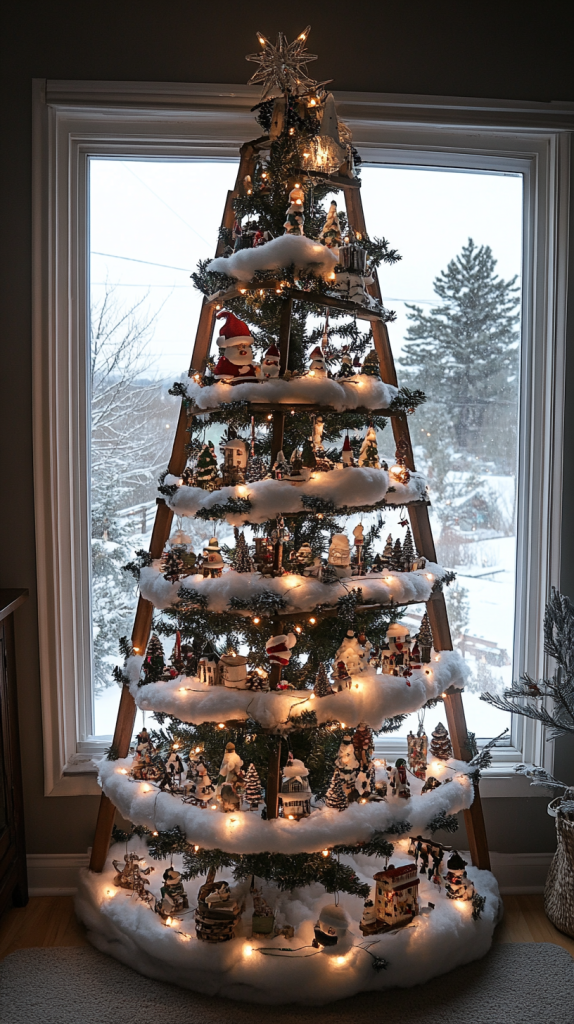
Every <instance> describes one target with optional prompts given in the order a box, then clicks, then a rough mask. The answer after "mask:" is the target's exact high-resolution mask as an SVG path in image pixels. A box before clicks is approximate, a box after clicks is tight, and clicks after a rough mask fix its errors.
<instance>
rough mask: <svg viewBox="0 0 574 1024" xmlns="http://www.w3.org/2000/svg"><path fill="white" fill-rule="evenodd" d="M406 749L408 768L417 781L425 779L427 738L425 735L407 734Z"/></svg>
mask: <svg viewBox="0 0 574 1024" xmlns="http://www.w3.org/2000/svg"><path fill="white" fill-rule="evenodd" d="M407 748H408V759H409V768H410V770H411V771H412V773H413V774H414V775H416V777H417V779H425V778H426V773H427V748H428V738H427V736H426V735H425V733H424V732H423V733H420V734H417V735H416V736H415V735H414V733H413V732H409V734H408V736H407Z"/></svg>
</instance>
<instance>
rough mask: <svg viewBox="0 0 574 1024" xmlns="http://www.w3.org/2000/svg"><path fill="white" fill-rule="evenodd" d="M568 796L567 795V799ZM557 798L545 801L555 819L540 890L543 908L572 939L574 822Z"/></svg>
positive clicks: (555, 924) (573, 918) (573, 920)
mask: <svg viewBox="0 0 574 1024" xmlns="http://www.w3.org/2000/svg"><path fill="white" fill-rule="evenodd" d="M570 799H571V798H570ZM562 802H563V797H557V798H556V799H555V800H552V802H551V803H549V804H548V813H549V814H551V815H552V817H553V818H555V819H556V842H557V846H556V853H555V854H554V858H553V860H552V863H551V865H550V870H549V872H548V878H547V879H546V887H545V889H544V909H545V911H546V915H547V917H548V918H549V919H550V920H551V921H552V924H553V925H554V926H555V927H556V928H558V931H560V932H564V934H565V935H570V936H572V938H574V821H569V819H568V818H567V817H566V816H565V815H564V813H563V811H562V808H561V804H562Z"/></svg>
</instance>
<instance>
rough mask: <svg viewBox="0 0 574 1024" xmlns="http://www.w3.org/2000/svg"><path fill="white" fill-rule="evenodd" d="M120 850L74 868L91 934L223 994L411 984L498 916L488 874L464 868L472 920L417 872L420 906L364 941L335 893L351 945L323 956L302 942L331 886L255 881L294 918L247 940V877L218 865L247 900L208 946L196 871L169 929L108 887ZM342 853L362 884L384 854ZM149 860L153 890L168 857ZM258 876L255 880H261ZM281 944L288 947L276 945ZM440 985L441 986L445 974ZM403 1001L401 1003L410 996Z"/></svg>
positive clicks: (256, 996)
mask: <svg viewBox="0 0 574 1024" xmlns="http://www.w3.org/2000/svg"><path fill="white" fill-rule="evenodd" d="M129 849H130V850H135V851H137V852H138V853H139V854H140V855H141V856H144V857H145V856H146V855H147V854H148V851H147V848H146V846H145V844H144V843H141V841H140V840H133V841H132V842H131V843H130V846H129ZM124 853H125V846H124V845H117V846H114V847H113V848H112V850H111V851H110V857H109V860H108V863H107V865H106V867H105V869H104V872H103V873H102V874H101V875H100V874H91V873H90V872H89V871H87V870H83V871H82V872H81V876H80V885H79V890H78V895H77V898H76V912H77V914H78V917H79V918H80V920H81V921H83V923H84V924H85V925H86V928H87V929H88V938H89V940H90V942H92V944H93V945H94V946H96V948H97V949H99V950H101V951H102V952H103V953H107V954H109V955H111V956H114V957H115V958H116V959H118V960H120V961H121V962H122V963H124V964H127V965H128V966H130V967H132V968H133V969H134V970H136V971H138V972H139V973H140V974H143V975H145V976H147V977H151V978H156V979H158V980H161V981H167V982H171V983H173V984H177V985H180V986H182V987H183V988H188V989H191V990H193V991H195V992H202V993H205V994H207V995H217V996H223V997H226V998H228V999H241V1000H245V1001H250V1002H257V1003H270V1004H276V1005H279V1004H289V1003H294V1002H296V1003H302V1004H314V1005H319V1006H320V1005H322V1004H325V1003H330V1002H333V1001H335V1000H337V999H344V998H347V997H349V996H353V995H355V994H356V993H358V992H377V991H383V990H385V989H388V988H394V987H402V988H410V987H411V986H413V985H420V984H423V983H424V982H426V981H428V980H429V979H430V978H433V977H436V976H438V975H441V974H446V973H447V972H448V971H450V970H452V969H453V968H455V967H459V966H460V965H462V964H466V963H470V961H472V960H477V959H479V958H480V957H482V956H484V955H485V953H486V952H487V951H488V949H489V947H490V944H491V941H492V933H493V931H494V927H495V925H496V923H497V921H498V918H499V906H500V897H499V895H498V887H497V884H496V880H495V878H494V876H493V875H492V874H491V873H490V872H489V871H479V870H478V869H477V868H473V867H470V866H469V867H468V869H467V873H468V875H469V877H470V878H471V879H472V881H473V882H474V884H475V886H476V889H477V892H479V893H480V894H481V895H482V896H485V897H486V906H485V908H484V911H483V913H482V915H481V917H480V918H479V920H478V921H473V920H472V916H471V914H472V908H471V906H470V903H457V902H456V901H454V900H449V899H447V897H446V896H445V892H444V888H443V889H442V892H440V893H439V892H438V890H437V887H436V886H435V885H433V884H432V882H429V881H428V880H427V879H426V878H425V877H424V876H422V875H421V876H419V877H420V885H419V896H420V907H421V911H423V912H422V913H420V914H419V916H417V917H416V918H415V919H414V921H413V923H412V924H410V925H409V926H408V927H406V928H399V929H396V930H395V931H393V932H389V933H387V934H384V935H372V936H369V937H368V938H367V939H366V938H365V937H364V936H363V934H362V933H361V931H360V929H359V924H358V922H359V920H360V917H361V913H362V907H363V901H362V900H361V899H360V898H358V897H356V896H348V895H346V894H341V895H340V897H339V903H340V905H341V906H342V907H343V909H344V910H346V911H347V913H348V915H349V917H350V918H351V925H350V927H349V931H348V933H347V935H348V936H349V938H350V941H351V942H352V946H351V948H350V949H349V948H346V949H345V951H344V952H343V950H341V953H342V956H340V955H338V952H337V947H334V948H332V949H331V952H330V954H329V953H325V952H323V951H322V950H314V949H313V948H311V946H310V944H311V942H312V939H313V934H314V933H313V927H314V925H315V923H316V921H317V919H318V917H319V911H320V910H321V908H322V907H324V906H325V905H326V904H330V903H333V896H332V894H329V893H326V892H325V890H324V889H323V888H322V886H321V885H319V884H317V883H316V884H314V885H311V886H307V887H305V888H304V889H297V890H295V891H294V892H293V893H281V892H279V891H278V890H277V889H276V888H275V887H274V886H272V885H268V884H266V883H263V895H264V896H265V898H266V899H267V901H268V902H269V904H270V906H271V907H272V908H273V909H274V910H275V914H276V922H277V924H278V925H279V926H281V927H282V926H283V925H285V924H290V925H292V926H293V927H294V928H295V934H294V937H293V938H292V939H286V938H285V936H283V935H280V936H277V937H276V938H268V937H266V938H252V937H251V913H252V905H251V902H250V897H249V891H248V890H249V881H246V882H241V883H237V884H233V877H232V875H231V873H230V872H228V871H226V870H225V869H224V870H222V871H221V872H219V873H218V876H217V877H218V878H225V879H227V880H228V881H229V882H230V884H231V885H232V891H233V892H234V894H235V895H236V896H238V897H239V901H240V902H241V901H242V900H243V899H244V898H245V899H246V903H247V906H246V910H245V912H244V914H243V916H242V918H241V920H240V922H239V925H238V929H237V935H236V937H235V938H234V939H232V940H231V941H229V942H223V943H220V944H212V943H207V942H201V941H199V940H198V939H197V938H196V935H195V925H194V919H193V908H194V907H195V906H196V901H197V891H198V889H199V886H200V885H201V884H202V882H203V881H204V879H203V878H198V879H195V880H193V881H189V882H185V883H184V886H185V889H186V892H187V893H188V897H189V905H190V910H189V911H186V912H184V913H183V914H181V915H180V916H179V917H178V919H177V921H176V922H175V924H176V927H174V928H168V927H166V926H165V925H164V924H163V923H162V921H161V919H160V917H159V915H158V914H154V913H153V911H152V910H151V909H150V908H149V907H148V906H146V905H144V904H143V903H142V902H141V901H140V900H138V899H136V898H135V897H134V896H132V894H131V893H130V892H128V891H127V890H125V889H116V887H115V886H114V884H113V876H114V869H113V867H112V866H111V860H112V858H114V857H115V858H116V859H117V860H120V861H122V862H123V856H124ZM342 860H343V861H344V862H345V863H349V864H351V865H352V866H353V867H354V868H355V870H356V872H357V874H358V875H359V878H360V881H361V882H367V883H368V884H370V885H373V875H374V873H375V872H376V871H379V870H381V868H382V867H383V866H384V862H383V861H380V860H375V859H374V858H368V857H364V856H357V857H355V858H351V857H343V858H342ZM392 862H393V864H395V865H396V866H397V867H398V866H400V865H401V864H405V863H412V859H411V858H409V857H408V855H407V854H406V844H405V843H404V842H398V843H396V844H395V854H394V855H393V861H392ZM148 863H152V864H154V866H155V871H154V872H153V874H152V875H151V879H150V881H151V884H150V887H149V888H150V890H151V891H152V892H153V893H154V894H155V895H159V889H160V886H161V881H162V875H163V871H164V870H165V867H166V866H167V862H163V861H158V862H155V861H152V860H151V859H150V858H149V856H148ZM181 864H182V859H181V857H177V856H176V857H174V866H175V867H176V868H177V869H179V870H181ZM443 865H444V862H443ZM444 870H445V869H444V866H443V871H444ZM257 883H258V884H261V880H257ZM108 894H109V895H108ZM371 894H372V890H371ZM429 902H431V903H434V904H435V909H434V910H430V909H429V908H428V903H429ZM361 946H368V948H369V950H370V952H371V953H372V954H374V955H375V956H376V957H381V958H384V959H385V960H386V961H387V963H388V966H387V968H386V969H385V970H380V971H375V970H373V967H372V962H373V961H372V957H371V956H369V955H368V953H366V952H365V951H364V949H361V948H360V947H361ZM262 947H264V948H267V949H275V950H277V952H278V953H279V955H277V956H267V955H265V954H263V953H261V952H259V950H260V948H262ZM302 947H307V948H302ZM286 948H287V949H289V950H292V951H293V952H292V953H281V952H280V951H281V950H283V949H286ZM305 954H312V955H311V956H306V955H305ZM445 984H446V985H448V979H447V980H445ZM405 1000H406V1005H407V1007H408V996H405ZM407 1019H408V1009H407V1010H406V1017H405V1020H407Z"/></svg>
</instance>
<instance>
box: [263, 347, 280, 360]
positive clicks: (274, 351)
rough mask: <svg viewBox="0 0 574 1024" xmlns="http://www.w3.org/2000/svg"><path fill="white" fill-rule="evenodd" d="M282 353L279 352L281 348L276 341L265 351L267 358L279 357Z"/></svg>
mask: <svg viewBox="0 0 574 1024" xmlns="http://www.w3.org/2000/svg"><path fill="white" fill-rule="evenodd" d="M280 355H281V354H280V352H279V349H278V348H277V345H276V344H275V343H273V345H270V346H269V348H268V349H267V352H266V353H265V358H266V359H279V358H280Z"/></svg>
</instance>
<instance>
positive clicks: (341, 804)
mask: <svg viewBox="0 0 574 1024" xmlns="http://www.w3.org/2000/svg"><path fill="white" fill-rule="evenodd" d="M325 806H326V807H331V808H332V809H333V810H335V811H344V810H345V809H346V808H347V807H348V801H347V794H346V792H345V787H344V785H343V782H342V779H341V775H340V773H339V769H338V768H335V771H334V772H333V777H332V779H331V782H330V785H329V788H328V790H327V793H326V796H325Z"/></svg>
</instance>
